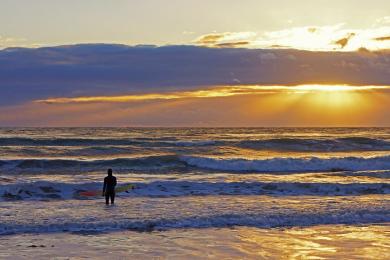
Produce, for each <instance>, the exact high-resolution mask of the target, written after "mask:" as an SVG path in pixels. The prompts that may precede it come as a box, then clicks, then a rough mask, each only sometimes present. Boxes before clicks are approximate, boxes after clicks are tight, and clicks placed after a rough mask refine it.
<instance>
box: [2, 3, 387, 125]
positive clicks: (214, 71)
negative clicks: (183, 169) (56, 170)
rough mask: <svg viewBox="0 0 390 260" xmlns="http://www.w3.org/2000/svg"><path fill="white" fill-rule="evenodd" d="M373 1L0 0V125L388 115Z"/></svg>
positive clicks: (383, 6) (383, 13)
mask: <svg viewBox="0 0 390 260" xmlns="http://www.w3.org/2000/svg"><path fill="white" fill-rule="evenodd" d="M389 10H390V2H389V1H385V0H372V1H356V0H338V1H334V0H327V1H322V0H317V1H309V0H307V1H306V0H297V1H282V0H274V1H262V0H253V1H252V0H245V1H234V0H213V1H199V0H197V1H193V0H170V1H166V0H143V1H131V0H127V1H126V0H115V1H106V0H83V1H79V0H77V1H76V0H68V1H59V0H34V1H30V0H1V1H0V126H390V12H389Z"/></svg>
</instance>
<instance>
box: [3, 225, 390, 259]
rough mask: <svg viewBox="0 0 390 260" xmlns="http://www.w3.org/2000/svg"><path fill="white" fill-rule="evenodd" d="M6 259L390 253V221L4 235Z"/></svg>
mask: <svg viewBox="0 0 390 260" xmlns="http://www.w3.org/2000/svg"><path fill="white" fill-rule="evenodd" d="M0 258H1V259H86V258H92V259H129V258H132V259H203V258H214V259H389V258H390V226H389V225H386V224H381V225H369V226H364V225H363V226H347V225H322V226H312V227H294V228H285V229H280V228H272V229H261V228H251V227H233V228H220V229H218V228H205V229H175V230H170V231H153V232H134V231H120V232H110V233H96V234H93V233H89V234H88V233H49V234H38V235H35V234H22V235H9V236H2V237H0Z"/></svg>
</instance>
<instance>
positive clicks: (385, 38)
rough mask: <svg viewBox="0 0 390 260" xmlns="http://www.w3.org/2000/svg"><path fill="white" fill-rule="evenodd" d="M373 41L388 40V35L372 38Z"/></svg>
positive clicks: (389, 39)
mask: <svg viewBox="0 0 390 260" xmlns="http://www.w3.org/2000/svg"><path fill="white" fill-rule="evenodd" d="M374 40H375V41H390V36H383V37H377V38H374Z"/></svg>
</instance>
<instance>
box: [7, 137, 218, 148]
mask: <svg viewBox="0 0 390 260" xmlns="http://www.w3.org/2000/svg"><path fill="white" fill-rule="evenodd" d="M217 143H218V142H217V141H213V140H171V139H167V138H131V139H127V138H27V137H2V138H0V146H102V145H111V146H128V145H139V146H152V147H164V146H179V147H180V146H184V147H187V146H209V145H216V144H217Z"/></svg>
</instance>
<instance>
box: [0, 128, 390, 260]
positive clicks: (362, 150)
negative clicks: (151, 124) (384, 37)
mask: <svg viewBox="0 0 390 260" xmlns="http://www.w3.org/2000/svg"><path fill="white" fill-rule="evenodd" d="M108 168H112V169H113V172H114V175H115V176H116V177H117V179H118V185H125V184H133V185H134V186H135V188H134V189H132V190H129V191H128V192H123V193H118V194H117V198H116V205H115V206H106V205H105V204H104V200H103V198H102V197H100V196H98V197H84V196H81V195H80V192H82V191H89V190H101V189H102V181H103V178H104V177H105V176H106V172H107V169H108ZM389 178H390V128H0V241H1V243H0V244H2V245H3V246H0V252H3V253H0V256H2V257H4V258H6V257H12V254H13V253H14V251H13V250H14V249H16V248H17V247H16V244H18V243H13V242H12V243H11V241H19V242H20V241H22V240H23V239H32V236H37V237H41V239H40V240H41V241H46V240H45V239H47V241H55V239H57V240H61V239H62V240H61V241H67V243H70V242H69V241H70V240H72V239H73V240H74V239H75V237H77V239H76V240H77V241H78V242H77V243H79V244H80V243H81V244H83V242H81V241H84V242H85V243H88V241H89V242H91V241H93V239H97V238H99V237H100V238H101V239H103V238H104V239H107V241H116V242H115V243H116V244H117V245H118V244H119V245H122V246H125V245H128V244H129V243H136V242H134V241H132V242H131V241H129V240H128V239H129V236H130V237H133V239H136V238H138V240H137V241H138V243H139V246H143V247H145V243H146V244H147V243H151V244H150V246H151V247H153V246H154V249H153V250H154V251H153V250H152V249H151V248H149V249H150V250H152V251H150V250H149V251H148V250H144V251H142V250H141V251H142V252H138V253H137V256H139V257H142V256H143V257H146V256H151V255H150V253H151V252H160V254H157V253H156V255H153V256H154V257H159V256H165V257H168V258H170V257H169V256H184V255H188V254H189V255H190V254H191V253H190V252H192V253H194V252H197V254H199V252H202V251H199V250H202V248H205V247H206V248H207V246H206V245H203V244H202V243H204V241H203V240H202V238H205V237H209V238H210V240H211V241H216V242H215V243H219V244H218V246H216V247H213V250H214V251H212V255H214V256H219V257H222V256H227V255H230V256H231V255H235V252H236V251H234V250H238V249H237V245H238V244H240V245H241V248H242V247H249V249H248V248H247V249H246V251H242V250H241V249H240V250H238V251H237V252H239V254H237V255H236V256H238V257H243V258H246V257H249V258H250V257H254V256H259V255H253V253H254V252H260V251H261V250H262V249H261V248H262V246H263V247H264V248H263V250H265V251H264V252H263V254H262V255H260V256H263V257H266V256H267V252H268V253H270V252H271V251H270V250H273V249H272V245H271V246H269V247H268V248H265V245H266V244H267V242H266V241H265V240H264V238H265V237H267V239H268V240H267V241H268V242H270V241H273V243H274V244H277V243H278V241H279V244H280V243H281V241H282V240H278V241H275V239H276V238H277V237H280V239H282V238H284V239H285V241H287V240H286V239H287V238H288V237H289V236H293V238H294V239H295V240H294V239H292V240H291V241H298V240H297V239H298V238H299V235H302V232H304V231H306V232H308V233H307V234H309V236H308V237H309V238H310V234H311V239H314V238H313V234H314V233H316V232H317V233H316V234H318V232H320V233H321V232H322V233H321V234H322V235H321V237H325V235H324V232H325V231H326V232H330V231H329V230H333V231H332V232H331V235H332V239H333V240H332V241H333V242H334V241H337V239H341V238H343V239H346V237H347V235H346V234H349V235H350V234H352V233H353V232H355V233H356V232H357V231H356V230H358V231H359V232H358V234H359V236H361V237H359V236H356V239H358V242H359V243H360V244H359V246H356V250H361V251H359V254H360V255H361V254H364V252H366V253H367V252H372V250H374V251H376V252H381V255H380V256H379V258H381V256H384V258H386V256H387V255H386V254H387V253H389V250H388V248H390V244H389V243H388V242H386V241H389V238H390V235H389V234H390V228H389V223H390V203H389V202H390V196H389V194H390V182H389ZM308 230H309V231H310V232H311V233H310V232H309V231H308ZM324 230H325V231H324ZM342 231H345V233H343V234H344V235H343V236H341V235H337V232H342ZM129 232H130V234H129ZM294 232H295V233H294ZM299 232H301V233H299ZM313 232H314V233H313ZM351 232H352V233H351ZM370 232H371V233H370ZM237 233H239V238H240V239H237ZM271 233H272V234H273V235H272V236H270V234H271ZM355 233H354V234H355ZM245 234H247V236H245ZM254 234H255V235H256V237H257V240H258V246H257V247H253V248H252V247H250V246H249V245H248V243H255V242H256V241H254V240H251V241H248V240H245V237H252V238H253V237H254V236H255V235H254ZM364 234H371V236H370V238H369V237H368V236H365V235H364ZM372 234H375V235H372ZM328 235H329V234H328ZM331 235H329V236H331ZM29 236H30V237H29ZM61 236H65V237H61ZM147 236H149V237H147ZM160 236H165V239H167V237H169V236H171V237H172V239H174V241H176V240H175V239H177V238H178V237H180V236H182V238H183V240H184V241H187V242H186V243H187V244H186V245H187V246H188V244H190V245H191V246H192V247H191V248H192V249H193V250H192V251H191V250H190V249H191V248H190V249H189V248H188V247H185V249H186V250H187V251H186V253H183V252H182V253H183V254H184V255H180V254H178V252H177V251H175V254H176V255H164V252H165V253H166V252H172V251H169V250H168V251H164V250H161V248H160V249H158V250H157V249H156V243H160V244H161V245H162V244H163V241H164V239H157V238H159V237H160ZM48 237H51V240H50V239H48ZM85 237H89V238H88V239H85ZM102 237H103V238H102ZM145 237H147V238H145ZM308 237H306V238H308ZM53 239H54V240H53ZM67 239H70V240H67ZM104 239H103V240H104ZM110 239H111V240H110ZM121 239H122V240H121ZM172 239H171V240H168V241H169V243H172V241H173V240H172ZM190 239H193V240H191V241H192V244H191V243H190V242H188V241H189V240H190ZM194 239H195V241H197V242H196V243H195V242H194ZM196 239H198V240H196ZM349 239H353V237H352V236H350V237H349ZM362 239H367V241H368V242H367V241H366V242H367V243H366V244H364V243H363V242H362ZM378 239H379V240H378ZM183 240H182V241H183ZM24 241H25V240H24ZM31 241H32V240H31ZM86 241H87V242H86ZM145 241H149V242H145ZM151 241H152V242H153V243H152V242H151ZM223 241H226V243H224V242H223ZM309 241H310V242H311V243H314V242H313V240H310V239H309ZM321 241H322V242H324V243H329V239H328V240H326V239H323V240H321ZM373 241H374V242H373ZM166 242H167V241H166ZM322 242H321V243H322ZM349 242H350V244H351V243H352V244H353V241H352V242H351V241H349ZM355 242H356V241H355ZM48 243H49V242H48ZM53 243H54V242H53ZM74 243H75V244H77V243H76V242H74ZM167 243H168V242H167ZM316 243H319V242H318V241H317V242H316ZM321 243H319V245H320V246H321ZM373 243H374V244H373ZM58 244H61V243H59V242H58ZM94 244H95V246H97V244H98V242H97V241H95V242H94ZM195 244H196V245H195ZM5 245H7V246H5ZM19 245H21V242H20V243H19ZM84 245H85V244H84ZM201 245H202V246H201ZM268 245H269V244H268ZM356 245H357V244H356ZM22 246H23V243H22ZM44 246H45V247H46V246H48V245H44ZM54 246H55V245H54V244H53V247H54ZM56 246H57V248H58V247H59V245H56ZM89 246H91V245H89ZM165 246H166V247H167V248H171V249H172V246H173V245H172V244H171V245H170V246H168V245H165ZM320 246H318V247H317V249H318V248H321V247H320ZM332 246H334V247H337V246H340V244H338V243H333V245H332ZM36 247H37V246H36ZM329 247H330V245H329V244H327V247H325V248H329ZM124 248H125V249H123V248H122V249H123V250H124V251H123V252H127V253H129V252H130V251H129V250H130V249H128V248H127V247H124ZM126 248H127V249H126ZM139 248H140V247H137V249H138V250H139ZM174 248H175V250H179V248H177V244H176V245H175V247H174ZM210 248H211V247H210ZM286 248H287V247H286ZM286 248H285V249H286ZM313 248H315V247H313ZM367 248H370V249H371V251H364V252H363V251H362V250H364V249H367ZM372 248H374V249H372ZM33 249H34V247H29V248H27V249H26V250H27V251H25V252H27V253H26V254H27V256H28V255H29V254H30V253H31V252H30V251H31V250H33ZM100 249H102V248H100ZM122 249H121V250H122ZM35 250H38V249H35ZM102 250H103V249H102ZM126 250H127V251H126ZM131 250H135V249H134V248H133V249H131ZM159 250H160V251H159ZM180 250H184V249H183V248H181V249H180ZM204 250H206V251H205V252H207V249H204ZM229 250H230V251H229ZM251 250H252V251H251ZM256 250H257V251H256ZM259 250H260V251H259ZM267 250H268V251H267ZM294 250H298V251H299V250H300V249H299V247H292V249H291V250H290V251H289V252H290V253H291V254H292V252H296V251H294ZM367 250H368V249H367ZM301 251H302V248H301ZM339 251H340V250H339ZM341 251H342V250H341ZM29 252H30V253H29ZM33 252H37V251H33ZM56 252H58V250H57V251H56ZM66 252H68V253H69V251H67V250H64V253H66ZM93 252H94V250H91V253H93ZM121 252H122V251H121ZM131 252H134V251H131ZM131 252H130V253H131ZM223 252H226V254H225V255H224V254H223ZM237 252H236V253H237ZM281 252H282V251H281ZM305 252H306V253H307V251H305ZM362 252H363V253H362ZM79 253H80V252H79ZM285 253H286V254H287V256H288V254H289V253H288V252H284V251H283V254H285ZM322 253H324V252H323V251H322ZM325 253H326V252H325ZM329 253H332V250H330V251H329ZM333 253H334V252H333ZM347 253H348V252H347ZM349 253H351V252H349ZM54 255H55V254H54ZM54 255H51V256H54ZM123 255H126V253H124V254H123ZM123 255H122V256H123ZM369 255H370V256H376V257H375V258H376V259H378V255H376V254H368V255H367V256H369ZM30 256H31V255H30ZM119 256H120V255H117V257H119ZM192 256H194V257H196V256H197V257H201V256H203V257H204V256H206V255H202V254H200V255H192ZM280 256H284V255H280ZM298 256H302V255H298ZM306 256H307V255H306ZM309 256H310V254H309ZM315 256H318V255H315Z"/></svg>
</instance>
